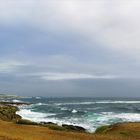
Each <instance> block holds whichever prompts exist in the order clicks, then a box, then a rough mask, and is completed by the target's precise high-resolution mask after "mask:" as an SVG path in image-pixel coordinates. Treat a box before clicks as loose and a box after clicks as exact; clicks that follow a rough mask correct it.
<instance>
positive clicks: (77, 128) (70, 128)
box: [62, 124, 86, 132]
mask: <svg viewBox="0 0 140 140" xmlns="http://www.w3.org/2000/svg"><path fill="white" fill-rule="evenodd" d="M62 127H64V128H65V129H67V130H71V131H78V132H86V129H84V128H83V127H80V126H74V125H67V124H63V125H62Z"/></svg>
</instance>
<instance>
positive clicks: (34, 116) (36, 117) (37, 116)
mask: <svg viewBox="0 0 140 140" xmlns="http://www.w3.org/2000/svg"><path fill="white" fill-rule="evenodd" d="M17 114H18V115H20V116H22V118H23V119H29V120H32V121H35V122H40V120H42V119H43V120H44V118H46V117H48V116H53V115H55V114H53V113H39V112H34V111H31V110H27V109H22V110H20V111H18V112H17Z"/></svg>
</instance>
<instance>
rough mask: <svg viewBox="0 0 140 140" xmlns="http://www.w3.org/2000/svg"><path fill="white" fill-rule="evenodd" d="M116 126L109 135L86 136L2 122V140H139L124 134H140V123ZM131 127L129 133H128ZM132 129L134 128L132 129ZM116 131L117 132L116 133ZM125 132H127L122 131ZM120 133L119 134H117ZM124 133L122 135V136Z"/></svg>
mask: <svg viewBox="0 0 140 140" xmlns="http://www.w3.org/2000/svg"><path fill="white" fill-rule="evenodd" d="M119 127H120V126H116V128H114V129H113V130H112V132H108V133H107V134H96V135H95V134H86V133H76V132H67V131H55V130H50V129H48V128H46V127H41V126H34V125H19V124H14V123H12V122H4V121H0V140H138V138H139V136H138V135H137V136H136V137H135V135H130V136H128V135H125V134H123V132H130V131H131V130H132V129H136V130H134V131H133V132H134V133H135V132H136V134H138V132H140V123H136V124H129V126H127V124H126V125H124V126H121V129H119ZM128 127H129V131H127V130H128V129H127V128H128ZM130 127H132V128H130ZM115 129H116V130H117V131H115ZM122 130H125V131H122ZM117 132H118V133H117ZM120 132H122V134H120ZM139 135H140V134H139Z"/></svg>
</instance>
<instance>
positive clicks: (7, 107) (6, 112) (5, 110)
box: [0, 102, 86, 132]
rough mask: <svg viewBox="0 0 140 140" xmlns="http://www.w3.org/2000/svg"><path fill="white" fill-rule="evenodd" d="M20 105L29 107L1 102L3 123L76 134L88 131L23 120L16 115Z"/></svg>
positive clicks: (0, 109) (71, 126) (69, 126)
mask: <svg viewBox="0 0 140 140" xmlns="http://www.w3.org/2000/svg"><path fill="white" fill-rule="evenodd" d="M19 105H29V103H17V102H0V119H1V120H3V121H13V122H15V123H17V124H24V125H39V126H43V127H48V128H50V129H53V130H61V131H62V130H67V131H76V132H86V129H84V128H83V127H80V126H75V125H67V124H63V125H62V126H59V125H57V124H55V123H52V122H40V123H36V122H32V121H29V120H25V119H22V117H21V116H20V115H18V114H16V112H17V111H19V108H18V106H19Z"/></svg>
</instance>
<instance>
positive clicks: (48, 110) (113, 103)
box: [13, 97, 140, 132]
mask: <svg viewBox="0 0 140 140" xmlns="http://www.w3.org/2000/svg"><path fill="white" fill-rule="evenodd" d="M13 101H18V102H20V101H19V100H13ZM21 101H22V102H29V103H32V104H31V105H22V106H20V107H19V108H20V111H18V112H17V114H19V115H21V116H22V117H23V118H24V119H29V120H32V121H35V122H53V123H57V124H58V125H62V124H72V125H77V126H81V127H84V128H85V129H86V130H87V131H88V132H94V131H95V130H96V128H98V127H100V126H103V125H108V124H113V123H118V122H130V121H132V122H135V121H140V98H45V97H32V98H22V99H21Z"/></svg>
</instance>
